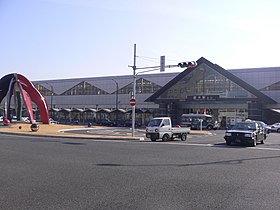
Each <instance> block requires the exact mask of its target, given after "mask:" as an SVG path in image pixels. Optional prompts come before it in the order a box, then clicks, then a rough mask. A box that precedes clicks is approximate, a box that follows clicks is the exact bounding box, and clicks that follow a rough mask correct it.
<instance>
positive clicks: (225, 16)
mask: <svg viewBox="0 0 280 210" xmlns="http://www.w3.org/2000/svg"><path fill="white" fill-rule="evenodd" d="M279 9H280V1H278V0H266V1H263V0H232V1H230V0H228V1H226V0H211V1H209V0H102V1H100V0H99V1H97V0H0V27H1V29H0V30H1V33H0V46H1V47H0V77H2V76H4V75H6V74H8V73H12V72H17V73H21V74H23V75H25V76H26V77H27V78H29V79H31V80H48V79H63V78H79V77H96V76H111V75H127V74H132V69H131V68H129V67H128V65H132V64H133V45H134V44H136V45H137V55H138V56H139V57H137V59H136V62H137V63H136V64H137V67H142V66H155V65H159V57H160V56H161V55H165V56H166V64H167V65H173V64H177V63H178V62H181V61H189V60H197V59H199V58H200V57H205V58H206V59H208V60H210V61H211V62H213V63H217V64H219V65H220V66H222V67H223V68H225V69H233V68H250V67H252V68H253V67H274V66H280V59H279V51H280V41H279V39H280V28H279V21H280V13H279ZM181 70H182V69H179V68H174V69H167V70H166V72H172V71H181Z"/></svg>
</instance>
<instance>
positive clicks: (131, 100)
mask: <svg viewBox="0 0 280 210" xmlns="http://www.w3.org/2000/svg"><path fill="white" fill-rule="evenodd" d="M129 104H130V106H135V104H136V101H135V99H134V98H132V99H130V100H129Z"/></svg>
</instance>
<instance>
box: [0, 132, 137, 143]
mask: <svg viewBox="0 0 280 210" xmlns="http://www.w3.org/2000/svg"><path fill="white" fill-rule="evenodd" d="M0 134H5V135H15V136H29V137H30V136H31V137H48V138H66V139H89V140H90V139H94V140H96V139H97V140H123V141H126V140H130V141H143V137H134V138H132V137H127V138H126V137H102V136H88V137H87V136H59V135H58V136H54V135H47V134H37V135H33V134H27V133H11V132H1V131H0Z"/></svg>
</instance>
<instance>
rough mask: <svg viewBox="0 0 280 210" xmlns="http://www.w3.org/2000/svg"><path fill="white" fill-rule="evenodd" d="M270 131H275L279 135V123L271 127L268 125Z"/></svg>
mask: <svg viewBox="0 0 280 210" xmlns="http://www.w3.org/2000/svg"><path fill="white" fill-rule="evenodd" d="M270 127H271V131H272V132H273V131H275V132H277V133H280V123H274V124H273V125H270Z"/></svg>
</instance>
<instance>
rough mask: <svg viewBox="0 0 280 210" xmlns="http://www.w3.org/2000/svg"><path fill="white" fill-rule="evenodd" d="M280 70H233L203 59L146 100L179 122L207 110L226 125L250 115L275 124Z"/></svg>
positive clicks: (277, 117)
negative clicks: (186, 116) (183, 118)
mask: <svg viewBox="0 0 280 210" xmlns="http://www.w3.org/2000/svg"><path fill="white" fill-rule="evenodd" d="M266 70H270V71H271V72H269V71H266ZM279 70H280V69H279V68H277V69H269V68H264V69H254V70H253V69H240V70H231V71H229V70H225V69H223V68H222V67H220V66H219V65H217V64H213V63H211V62H210V61H208V60H207V59H205V58H200V59H199V60H198V61H197V66H196V67H195V68H189V69H186V70H185V71H183V72H182V73H180V74H178V75H177V76H176V77H175V78H173V79H172V80H171V81H169V82H168V83H167V84H166V85H165V86H164V87H162V88H161V89H160V90H159V91H157V92H156V93H154V94H153V95H152V96H150V97H149V98H148V99H147V100H146V101H147V102H154V103H157V104H159V111H160V113H161V114H165V113H169V114H170V116H171V117H172V118H173V119H175V120H177V121H179V119H180V116H181V114H183V113H205V114H211V115H213V116H214V118H215V119H216V120H217V121H218V122H220V123H221V124H222V125H224V126H226V125H229V124H235V123H236V122H237V121H242V120H245V119H248V118H249V119H254V120H261V121H265V122H267V123H272V122H274V121H279V113H278V111H279V93H280V92H279V90H280V89H279V87H280V86H279V85H280V82H279V80H280V71H279ZM250 71H251V72H250ZM242 77H243V79H242Z"/></svg>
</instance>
